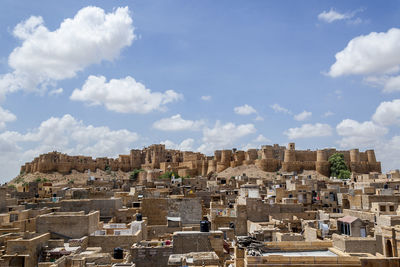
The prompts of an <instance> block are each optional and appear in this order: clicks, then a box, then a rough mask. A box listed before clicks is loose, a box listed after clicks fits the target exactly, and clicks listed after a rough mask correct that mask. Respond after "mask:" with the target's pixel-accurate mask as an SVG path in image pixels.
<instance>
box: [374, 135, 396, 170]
mask: <svg viewBox="0 0 400 267" xmlns="http://www.w3.org/2000/svg"><path fill="white" fill-rule="evenodd" d="M398 147H400V136H399V135H396V136H393V137H392V138H391V139H389V140H385V141H383V142H380V143H379V145H378V146H377V147H376V149H375V152H376V157H377V159H378V160H379V161H381V162H382V170H383V171H389V170H395V169H399V168H400V164H399V158H400V150H399V149H396V148H398Z"/></svg>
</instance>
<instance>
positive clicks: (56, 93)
mask: <svg viewBox="0 0 400 267" xmlns="http://www.w3.org/2000/svg"><path fill="white" fill-rule="evenodd" d="M63 92H64V89H62V88H58V89H54V90H51V91H50V92H49V95H59V94H62V93H63Z"/></svg>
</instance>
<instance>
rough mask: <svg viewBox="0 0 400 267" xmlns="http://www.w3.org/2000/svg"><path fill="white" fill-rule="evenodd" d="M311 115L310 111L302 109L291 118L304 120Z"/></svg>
mask: <svg viewBox="0 0 400 267" xmlns="http://www.w3.org/2000/svg"><path fill="white" fill-rule="evenodd" d="M311 116H312V113H311V112H309V111H305V110H304V111H303V112H301V113H299V114H296V115H294V117H293V118H294V119H295V120H296V121H305V120H307V119H309V118H310V117H311Z"/></svg>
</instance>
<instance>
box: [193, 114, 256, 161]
mask: <svg viewBox="0 0 400 267" xmlns="http://www.w3.org/2000/svg"><path fill="white" fill-rule="evenodd" d="M256 131H257V130H256V128H255V127H254V125H253V124H240V125H235V124H234V123H231V122H228V123H226V124H221V122H219V121H217V122H216V124H215V125H214V127H213V128H208V127H206V128H204V130H203V138H202V141H203V144H202V145H201V146H200V147H199V148H198V150H199V151H200V152H202V153H206V154H209V153H212V152H214V150H216V149H222V148H226V147H229V146H232V145H234V144H235V142H236V141H238V140H239V139H240V138H242V137H244V136H247V135H249V134H252V133H255V132H256Z"/></svg>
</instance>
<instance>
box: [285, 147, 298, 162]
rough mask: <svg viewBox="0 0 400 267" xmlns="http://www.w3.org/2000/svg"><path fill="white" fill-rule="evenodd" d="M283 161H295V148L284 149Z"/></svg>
mask: <svg viewBox="0 0 400 267" xmlns="http://www.w3.org/2000/svg"><path fill="white" fill-rule="evenodd" d="M284 161H285V162H294V161H296V151H295V150H290V149H286V150H285V158H284Z"/></svg>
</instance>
